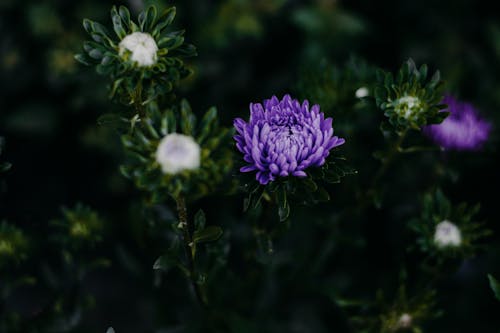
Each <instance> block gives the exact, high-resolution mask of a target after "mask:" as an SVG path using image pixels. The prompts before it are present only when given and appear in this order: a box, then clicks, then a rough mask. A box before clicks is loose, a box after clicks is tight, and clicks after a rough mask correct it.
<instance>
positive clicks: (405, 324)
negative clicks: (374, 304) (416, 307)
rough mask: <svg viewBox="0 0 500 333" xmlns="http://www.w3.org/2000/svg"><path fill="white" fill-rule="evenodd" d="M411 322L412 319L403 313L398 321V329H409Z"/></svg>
mask: <svg viewBox="0 0 500 333" xmlns="http://www.w3.org/2000/svg"><path fill="white" fill-rule="evenodd" d="M412 321H413V319H412V317H411V316H410V315H409V314H408V313H403V314H402V315H401V317H399V319H398V328H410V327H411V325H412Z"/></svg>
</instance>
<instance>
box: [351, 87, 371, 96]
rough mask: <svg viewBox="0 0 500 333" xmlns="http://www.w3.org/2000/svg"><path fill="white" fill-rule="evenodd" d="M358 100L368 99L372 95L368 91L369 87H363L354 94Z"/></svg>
mask: <svg viewBox="0 0 500 333" xmlns="http://www.w3.org/2000/svg"><path fill="white" fill-rule="evenodd" d="M354 94H355V95H356V97H357V98H363V97H366V96H368V95H369V94H370V91H369V90H368V88H367V87H361V88H359V89H358V90H356V92H355V93H354Z"/></svg>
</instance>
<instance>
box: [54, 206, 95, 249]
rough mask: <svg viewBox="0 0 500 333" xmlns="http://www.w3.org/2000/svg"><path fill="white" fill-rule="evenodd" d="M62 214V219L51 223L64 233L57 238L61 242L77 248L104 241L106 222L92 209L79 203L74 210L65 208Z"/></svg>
mask: <svg viewBox="0 0 500 333" xmlns="http://www.w3.org/2000/svg"><path fill="white" fill-rule="evenodd" d="M61 212H62V217H61V218H58V219H54V220H52V221H51V223H52V224H53V225H54V226H57V227H58V228H60V229H61V231H62V233H61V237H57V239H58V240H59V241H60V242H62V243H64V244H67V245H69V246H71V247H76V248H77V247H80V246H82V245H84V244H86V245H91V246H93V245H94V244H96V243H98V242H100V241H101V240H102V233H103V229H104V221H103V220H102V219H101V217H100V216H99V215H98V214H97V213H96V212H95V211H94V210H92V209H91V208H90V207H88V206H85V205H83V204H81V203H77V204H76V205H75V206H74V207H72V208H67V207H63V208H62V209H61Z"/></svg>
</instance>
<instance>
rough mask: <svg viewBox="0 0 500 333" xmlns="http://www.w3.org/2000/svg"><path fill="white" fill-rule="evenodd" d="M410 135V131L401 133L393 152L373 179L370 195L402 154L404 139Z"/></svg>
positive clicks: (385, 159)
mask: <svg viewBox="0 0 500 333" xmlns="http://www.w3.org/2000/svg"><path fill="white" fill-rule="evenodd" d="M407 133H408V130H404V131H403V132H401V133H399V134H398V135H399V138H398V140H397V141H396V142H395V143H394V145H393V146H392V148H391V150H390V151H389V153H388V154H387V156H386V157H385V158H384V159H383V160H382V165H381V166H380V168H379V169H378V171H377V173H376V174H375V177H373V180H372V185H371V186H370V193H372V192H373V191H375V189H376V188H377V186H378V183H379V182H380V180H381V179H382V176H383V175H384V174H385V173H386V171H387V169H388V168H389V166H390V165H391V163H392V161H393V160H394V158H395V157H396V155H397V154H398V153H399V152H401V145H402V144H403V141H404V139H405V138H406V134H407Z"/></svg>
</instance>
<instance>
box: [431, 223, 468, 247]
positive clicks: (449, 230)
mask: <svg viewBox="0 0 500 333" xmlns="http://www.w3.org/2000/svg"><path fill="white" fill-rule="evenodd" d="M434 243H435V244H436V245H437V247H439V248H444V247H449V246H451V247H457V246H460V244H461V243H462V234H461V233H460V229H458V227H457V226H456V225H454V224H453V223H451V222H450V221H448V220H444V221H442V222H440V223H438V225H437V226H436V231H435V233H434Z"/></svg>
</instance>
